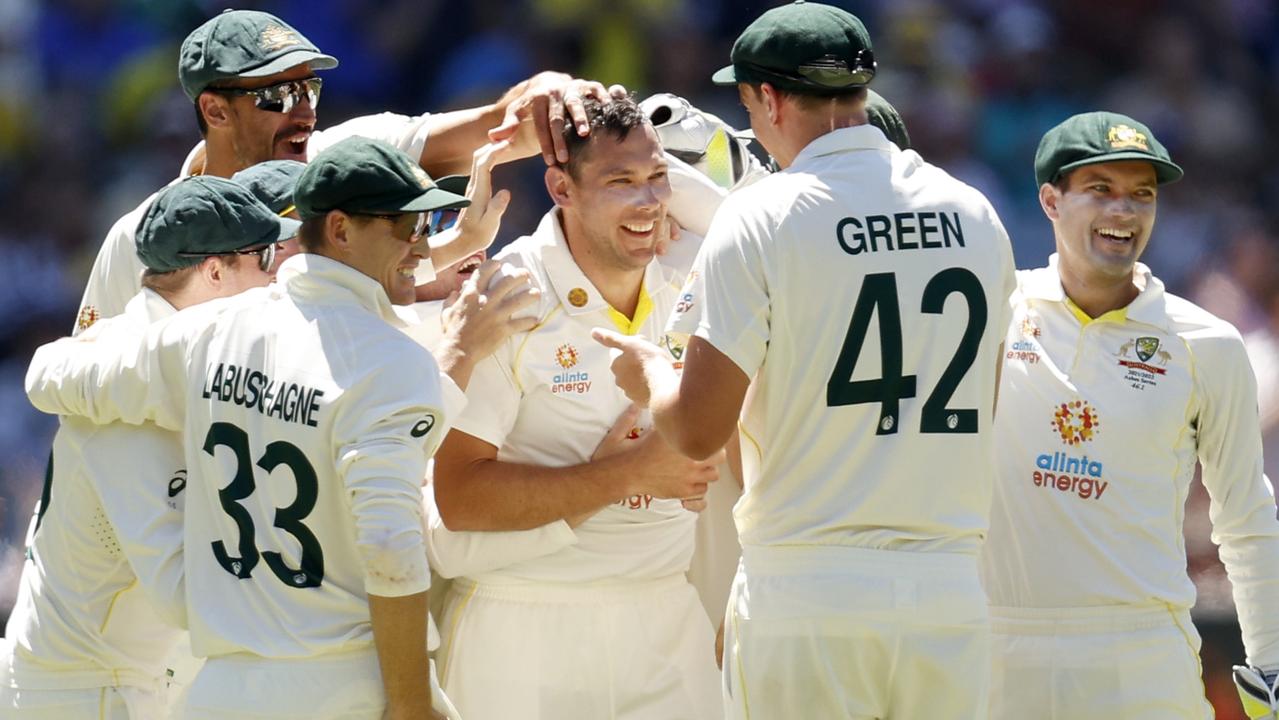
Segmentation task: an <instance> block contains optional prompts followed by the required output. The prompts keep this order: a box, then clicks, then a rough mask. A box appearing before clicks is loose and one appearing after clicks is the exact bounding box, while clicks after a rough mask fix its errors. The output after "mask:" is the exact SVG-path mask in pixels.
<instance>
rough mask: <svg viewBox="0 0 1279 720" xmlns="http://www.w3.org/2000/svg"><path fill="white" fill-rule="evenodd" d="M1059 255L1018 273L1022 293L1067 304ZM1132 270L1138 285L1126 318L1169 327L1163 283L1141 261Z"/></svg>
mask: <svg viewBox="0 0 1279 720" xmlns="http://www.w3.org/2000/svg"><path fill="white" fill-rule="evenodd" d="M1057 263H1058V256H1057V253H1053V254H1052V255H1050V256H1049V257H1048V266H1047V267H1042V268H1036V269H1035V270H1029V271H1024V272H1022V273H1019V275H1020V278H1019V283H1018V285H1019V288H1018V292H1020V294H1021V296H1022V297H1024V298H1026V299H1028V300H1042V301H1045V302H1057V303H1061V304H1062V305H1063V306H1066V304H1067V298H1066V291H1065V290H1064V289H1063V288H1062V286H1061V274H1060V271H1059V270H1058V267H1057ZM1133 274H1134V276H1135V279H1136V281H1137V285H1138V286H1139V287H1140V288H1141V291H1140V292H1139V293H1138V295H1137V297H1136V299H1134V300H1133V301H1132V302H1130V303H1128V306H1127V307H1126V308H1124V309H1125V311H1126V312H1125V317H1126V319H1127V320H1128V321H1131V322H1139V323H1143V324H1146V325H1153V326H1155V327H1158V328H1163V329H1165V330H1167V329H1169V328H1170V327H1171V324H1170V323H1169V321H1168V312H1167V309H1166V307H1165V298H1164V284H1163V282H1162V281H1160V279H1159V278H1157V277H1155V275H1154V273H1152V272H1151V271H1150V268H1149V267H1146V265H1145V264H1143V263H1137V265H1136V267H1135V269H1134V271H1133Z"/></svg>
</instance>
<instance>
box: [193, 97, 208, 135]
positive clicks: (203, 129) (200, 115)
mask: <svg viewBox="0 0 1279 720" xmlns="http://www.w3.org/2000/svg"><path fill="white" fill-rule="evenodd" d="M195 124H196V125H197V126H198V127H199V128H200V137H202V138H207V137H208V136H209V122H208V121H207V120H205V119H204V111H203V110H201V109H200V99H199V98H196V99H195Z"/></svg>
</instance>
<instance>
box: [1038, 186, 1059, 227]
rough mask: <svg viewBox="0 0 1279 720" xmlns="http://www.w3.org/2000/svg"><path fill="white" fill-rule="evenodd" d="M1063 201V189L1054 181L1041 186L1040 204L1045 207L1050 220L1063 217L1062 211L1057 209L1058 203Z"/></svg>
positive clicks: (1045, 212)
mask: <svg viewBox="0 0 1279 720" xmlns="http://www.w3.org/2000/svg"><path fill="white" fill-rule="evenodd" d="M1060 201H1061V191H1059V190H1058V189H1057V186H1056V185H1053V184H1052V183H1044V184H1043V185H1040V186H1039V206H1040V207H1042V208H1043V209H1044V214H1045V215H1047V216H1048V219H1049V220H1056V219H1058V218H1060V217H1061V213H1060V212H1058V210H1057V203H1058V202H1060Z"/></svg>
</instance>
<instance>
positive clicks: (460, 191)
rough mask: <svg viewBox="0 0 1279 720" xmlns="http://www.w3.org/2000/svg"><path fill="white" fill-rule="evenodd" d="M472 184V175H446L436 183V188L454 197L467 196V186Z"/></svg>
mask: <svg viewBox="0 0 1279 720" xmlns="http://www.w3.org/2000/svg"><path fill="white" fill-rule="evenodd" d="M470 184H471V176H470V175H445V176H444V177H442V178H439V179H437V180H436V181H435V187H437V188H439V189H441V190H443V191H444V192H451V193H453V194H454V195H465V194H466V186H467V185H470Z"/></svg>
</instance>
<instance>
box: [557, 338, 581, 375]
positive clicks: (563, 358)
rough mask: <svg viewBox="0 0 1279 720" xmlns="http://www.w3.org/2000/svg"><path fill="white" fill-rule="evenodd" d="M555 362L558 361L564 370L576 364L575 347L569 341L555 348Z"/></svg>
mask: <svg viewBox="0 0 1279 720" xmlns="http://www.w3.org/2000/svg"><path fill="white" fill-rule="evenodd" d="M555 362H557V363H559V364H560V367H562V368H564V369H565V370H568V369H569V368H571V367H573V366H574V365H576V364H577V348H575V347H573V346H572V345H570V344H569V343H564V344H563V345H561V346H559V347H557V348H555Z"/></svg>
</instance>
